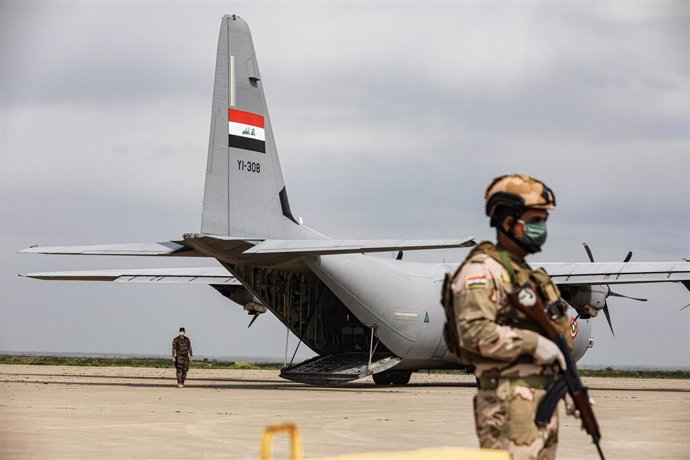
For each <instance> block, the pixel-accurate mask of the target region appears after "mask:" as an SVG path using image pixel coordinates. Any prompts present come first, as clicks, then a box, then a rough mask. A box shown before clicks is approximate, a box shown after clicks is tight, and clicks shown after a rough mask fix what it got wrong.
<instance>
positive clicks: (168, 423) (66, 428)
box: [46, 422, 182, 430]
mask: <svg viewBox="0 0 690 460" xmlns="http://www.w3.org/2000/svg"><path fill="white" fill-rule="evenodd" d="M181 423H182V422H153V423H117V424H110V425H77V426H47V427H46V430H83V429H89V428H129V427H142V426H162V425H180V424H181Z"/></svg>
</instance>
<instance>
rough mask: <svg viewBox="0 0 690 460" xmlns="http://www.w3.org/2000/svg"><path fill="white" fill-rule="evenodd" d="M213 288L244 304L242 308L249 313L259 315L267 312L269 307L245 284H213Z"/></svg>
mask: <svg viewBox="0 0 690 460" xmlns="http://www.w3.org/2000/svg"><path fill="white" fill-rule="evenodd" d="M212 286H213V288H214V289H215V290H216V291H218V292H220V293H221V294H222V295H223V296H224V297H227V298H228V299H230V300H232V301H233V302H235V303H237V304H240V305H242V308H244V310H245V311H246V312H247V314H249V315H254V316H258V315H260V314H262V313H266V311H268V309H267V308H266V306H265V305H264V304H262V303H261V301H260V300H259V299H257V298H256V297H255V296H254V294H252V293H251V292H249V290H248V289H247V288H246V287H244V286H226V285H212Z"/></svg>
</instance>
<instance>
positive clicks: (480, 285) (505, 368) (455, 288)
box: [451, 242, 569, 459]
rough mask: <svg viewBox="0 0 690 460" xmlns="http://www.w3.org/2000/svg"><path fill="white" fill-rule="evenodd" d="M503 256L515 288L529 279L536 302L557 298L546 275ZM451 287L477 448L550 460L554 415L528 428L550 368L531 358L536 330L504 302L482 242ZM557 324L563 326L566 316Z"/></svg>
mask: <svg viewBox="0 0 690 460" xmlns="http://www.w3.org/2000/svg"><path fill="white" fill-rule="evenodd" d="M510 260H511V262H512V265H513V267H514V272H515V275H516V277H517V282H518V285H520V286H521V285H523V284H524V283H526V282H529V283H530V284H531V285H532V287H533V288H534V291H535V292H536V293H537V295H539V296H541V297H542V301H543V303H544V305H547V304H550V303H553V302H558V301H560V294H559V292H558V288H557V287H556V286H555V285H554V284H553V283H552V282H551V280H550V279H549V277H548V275H547V274H546V272H544V271H543V270H538V271H536V272H535V271H532V269H531V268H530V267H529V266H528V265H527V264H526V263H525V262H524V261H519V260H517V259H515V258H512V257H511V258H510ZM451 289H452V294H453V305H454V307H453V308H454V313H455V320H456V321H455V326H456V328H457V329H456V331H457V337H458V339H459V353H460V358H461V360H462V361H463V362H465V363H467V364H470V365H472V366H474V368H475V375H476V377H477V380H478V383H479V390H478V392H477V395H476V396H475V398H474V411H475V425H476V431H477V436H478V438H479V444H480V446H481V447H483V448H492V449H506V450H509V451H510V452H511V453H512V454H513V458H515V459H550V458H554V457H555V455H556V445H557V442H558V415H557V413H554V415H553V417H552V418H551V421H550V422H549V423H548V425H547V426H545V427H543V428H539V427H537V426H536V424H535V423H534V416H535V413H536V408H537V405H538V402H539V400H540V398H541V397H542V395H543V394H544V392H545V389H546V388H547V387H548V385H549V384H550V383H551V382H552V381H553V380H554V378H555V374H556V372H557V365H548V366H541V365H538V364H536V363H535V361H534V359H533V354H534V351H535V349H536V347H537V339H538V336H539V335H538V333H537V332H535V331H537V330H538V327H537V326H536V325H535V324H534V323H532V322H531V320H529V319H528V318H527V317H525V316H524V315H523V314H522V313H521V312H519V311H517V310H516V309H515V308H514V307H512V306H511V304H510V302H509V300H508V294H509V293H512V292H513V289H514V288H513V284H512V282H511V278H510V275H509V272H508V271H507V270H506V269H505V268H504V266H503V263H502V262H501V259H500V256H499V254H498V251H497V249H496V247H495V246H494V245H493V244H492V243H490V242H484V243H482V244H480V245H479V246H477V247H476V248H475V249H474V250H473V251H472V252H471V253H470V254H469V255H468V257H467V259H466V260H465V262H464V263H463V265H462V266H461V267H460V268H459V270H458V272H457V273H456V275H455V277H454V278H453V282H452V285H451ZM557 327H558V328H559V329H561V330H567V328H568V321H567V317H565V316H564V317H563V318H562V319H561V320H558V321H557ZM564 328H565V329H564ZM566 336H568V337H569V335H568V334H566ZM554 366H556V367H554Z"/></svg>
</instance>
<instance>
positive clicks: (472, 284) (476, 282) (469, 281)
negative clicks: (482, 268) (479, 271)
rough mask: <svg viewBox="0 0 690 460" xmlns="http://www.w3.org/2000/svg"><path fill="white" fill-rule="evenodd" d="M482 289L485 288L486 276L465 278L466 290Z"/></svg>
mask: <svg viewBox="0 0 690 460" xmlns="http://www.w3.org/2000/svg"><path fill="white" fill-rule="evenodd" d="M484 287H486V276H484V275H474V276H468V277H467V278H465V288H466V289H479V288H484Z"/></svg>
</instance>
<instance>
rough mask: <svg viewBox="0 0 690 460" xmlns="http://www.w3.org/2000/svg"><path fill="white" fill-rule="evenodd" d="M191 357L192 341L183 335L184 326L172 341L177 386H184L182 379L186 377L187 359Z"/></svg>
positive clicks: (189, 359)
mask: <svg viewBox="0 0 690 460" xmlns="http://www.w3.org/2000/svg"><path fill="white" fill-rule="evenodd" d="M192 357H193V354H192V342H191V341H190V340H189V337H187V336H186V335H185V330H184V328H183V327H181V328H180V333H179V334H178V335H177V337H175V338H174V339H173V341H172V358H173V363H175V369H176V371H177V372H176V374H177V387H178V388H182V387H184V381H185V379H187V371H188V370H189V361H191V359H192Z"/></svg>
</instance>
